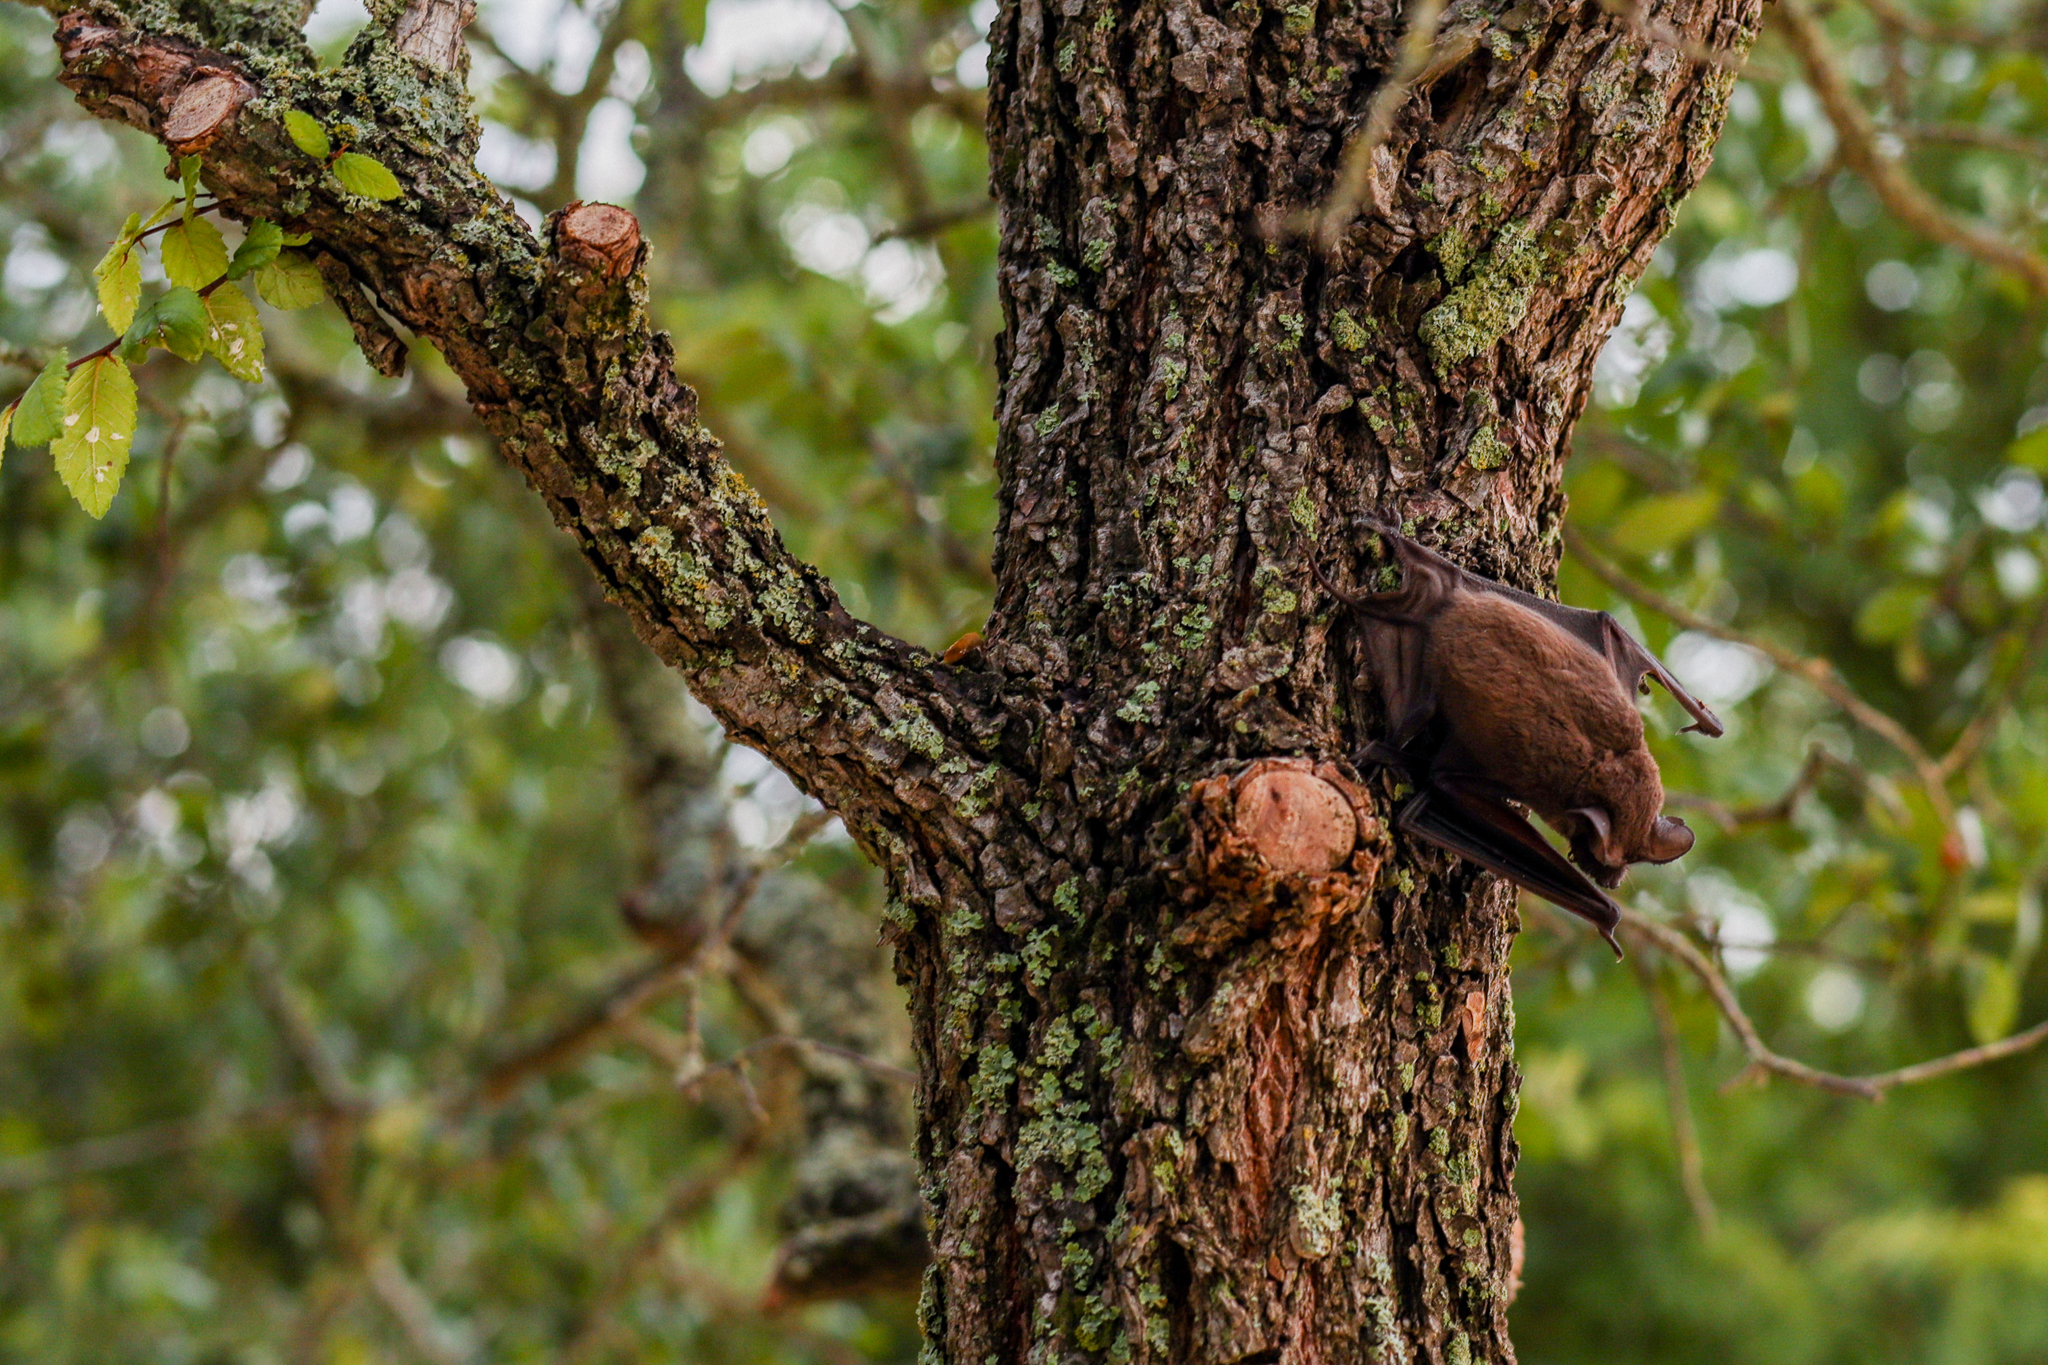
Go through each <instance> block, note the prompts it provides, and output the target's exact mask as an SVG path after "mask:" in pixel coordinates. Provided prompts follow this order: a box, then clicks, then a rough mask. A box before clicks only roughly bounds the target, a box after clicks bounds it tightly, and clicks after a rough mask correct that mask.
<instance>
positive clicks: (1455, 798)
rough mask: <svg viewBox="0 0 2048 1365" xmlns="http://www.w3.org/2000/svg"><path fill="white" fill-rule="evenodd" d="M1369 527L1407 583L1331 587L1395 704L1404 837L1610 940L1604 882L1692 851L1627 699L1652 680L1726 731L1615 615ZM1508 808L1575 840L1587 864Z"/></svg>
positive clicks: (1702, 725) (1379, 753)
mask: <svg viewBox="0 0 2048 1365" xmlns="http://www.w3.org/2000/svg"><path fill="white" fill-rule="evenodd" d="M1374 529H1375V530H1376V531H1378V533H1379V534H1380V535H1381V536H1382V538H1383V539H1384V540H1385V542H1386V544H1387V546H1388V549H1389V550H1390V552H1391V553H1392V555H1393V557H1394V559H1395V562H1396V563H1398V564H1399V565H1400V566H1401V570H1402V583H1401V586H1400V587H1399V588H1396V589H1393V590H1392V591H1389V592H1380V593H1368V594H1362V595H1354V594H1350V593H1345V592H1343V591H1341V590H1339V589H1338V588H1337V587H1336V586H1335V585H1334V584H1331V583H1330V582H1329V580H1328V579H1326V578H1325V579H1323V584H1324V586H1325V587H1326V588H1328V589H1329V590H1330V592H1331V593H1332V594H1334V595H1335V596H1337V597H1338V598H1339V599H1340V600H1342V601H1344V602H1346V603H1347V604H1349V605H1350V606H1352V607H1354V608H1356V609H1357V610H1358V612H1359V613H1360V615H1361V616H1362V617H1363V618H1364V620H1363V622H1362V628H1363V630H1364V632H1365V645H1366V653H1367V657H1368V659H1369V660H1370V662H1371V663H1372V665H1373V669H1374V672H1375V673H1376V675H1377V680H1378V682H1379V686H1380V690H1381V692H1382V693H1383V694H1384V696H1385V698H1386V703H1387V712H1388V722H1389V725H1390V727H1391V739H1390V742H1388V743H1384V744H1375V745H1373V746H1371V747H1370V748H1369V749H1368V750H1367V751H1366V755H1365V757H1366V758H1368V759H1370V760H1373V761H1376V762H1380V763H1385V764H1392V765H1395V766H1398V767H1401V768H1403V769H1404V770H1406V771H1407V772H1408V773H1409V775H1410V776H1411V777H1412V778H1413V779H1414V780H1415V782H1416V785H1417V786H1418V788H1420V792H1419V794H1418V796H1417V797H1416V799H1415V800H1414V801H1412V802H1410V803H1409V804H1408V806H1407V807H1405V808H1404V809H1403V810H1402V812H1401V816H1400V818H1399V821H1398V823H1399V825H1400V827H1401V828H1403V829H1406V830H1408V831H1409V832H1410V833H1414V834H1419V835H1421V836H1422V837H1424V838H1426V839H1429V840H1431V841H1432V842H1435V843H1438V844H1442V845H1443V846H1445V847H1447V848H1450V849H1452V850H1453V851H1455V852H1458V853H1462V854H1464V855H1465V856H1467V857H1470V858H1472V859H1474V860H1475V861H1477V862H1479V863H1481V864H1483V865H1485V866H1487V867H1490V868H1492V869H1493V870H1494V871H1496V872H1499V873H1501V874H1502V875H1504V876H1507V877H1510V878H1512V879H1513V880H1514V881H1516V882H1518V883H1520V884H1521V885H1523V886H1526V887H1528V888H1529V889H1530V890H1532V891H1535V892H1536V893H1537V894H1539V895H1541V896H1544V897H1545V898H1546V899H1549V900H1552V901H1555V902H1556V903H1557V904H1559V905H1562V906H1564V907H1565V908H1566V909H1568V910H1571V911H1573V912H1574V913H1576V914H1579V915H1582V916H1584V917H1585V918H1587V919H1589V920H1591V921H1592V922H1593V923H1594V924H1595V925H1596V926H1597V927H1598V928H1599V929H1600V931H1601V933H1602V934H1603V935H1604V936H1606V937H1607V939H1608V941H1609V942H1610V943H1612V942H1613V931H1614V926H1615V925H1616V924H1618V923H1619V922H1620V916H1621V911H1620V907H1619V906H1617V905H1616V904H1615V903H1614V900H1613V899H1612V898H1611V897H1609V896H1608V895H1607V894H1606V893H1605V892H1604V891H1602V890H1601V889H1600V887H1599V886H1596V885H1594V884H1593V881H1597V882H1599V883H1600V885H1601V886H1610V887H1611V886H1615V885H1618V884H1619V883H1620V881H1621V877H1622V874H1623V872H1625V871H1626V870H1627V867H1628V864H1630V863H1634V862H1659V863H1664V862H1670V861H1671V860H1672V859H1674V858H1677V857H1679V856H1681V855H1683V854H1684V853H1685V851H1686V850H1687V849H1689V848H1691V847H1692V842H1693V836H1692V831H1691V830H1689V829H1687V828H1686V826H1685V823H1684V822H1683V821H1682V820H1678V819H1675V818H1673V817H1671V816H1667V815H1664V814H1662V813H1661V812H1662V808H1663V805H1664V787H1663V782H1662V780H1661V779H1660V777H1659V775H1658V772H1657V764H1656V761H1655V760H1654V759H1652V758H1651V757H1650V752H1649V750H1648V748H1646V747H1645V746H1644V743H1643V722H1642V717H1641V716H1640V715H1638V714H1637V712H1636V708H1635V705H1634V703H1633V702H1632V701H1631V700H1630V694H1631V693H1632V692H1633V691H1634V690H1635V688H1636V687H1637V686H1639V685H1640V684H1641V681H1642V678H1643V676H1644V675H1645V674H1648V675H1650V676H1653V677H1655V678H1657V679H1658V681H1660V682H1662V683H1663V684H1664V686H1665V687H1666V688H1667V689H1668V690H1669V691H1670V692H1671V694H1672V696H1673V697H1675V698H1676V699H1677V700H1678V701H1679V702H1680V703H1681V704H1682V705H1683V706H1684V707H1685V708H1686V710H1687V711H1689V712H1690V713H1691V714H1692V716H1693V721H1694V723H1693V724H1692V725H1691V726H1689V727H1687V728H1689V729H1696V730H1700V731H1703V732H1704V733H1706V734H1709V735H1719V734H1720V733H1721V723H1720V720H1719V719H1718V718H1717V717H1716V716H1715V715H1714V713H1713V712H1712V711H1710V710H1708V709H1707V708H1706V707H1705V706H1704V705H1703V704H1701V703H1700V702H1699V701H1698V700H1697V699H1696V698H1694V697H1693V696H1692V695H1691V694H1690V693H1688V692H1687V691H1686V690H1685V689H1684V688H1683V687H1682V686H1680V685H1679V684H1678V682H1677V681H1676V680H1675V679H1673V678H1672V677H1671V675H1670V674H1669V673H1667V672H1666V671H1665V670H1664V667H1663V665H1662V664H1660V663H1658V662H1657V660H1656V658H1655V657H1654V656H1652V655H1651V654H1650V653H1649V652H1648V651H1647V650H1645V649H1644V648H1643V647H1642V646H1641V645H1639V644H1637V643H1636V642H1635V641H1634V640H1633V639H1631V638H1629V636H1628V634H1627V633H1626V632H1625V631H1623V630H1622V629H1621V627H1620V626H1619V625H1618V624H1616V622H1615V621H1614V618H1613V617H1611V616H1609V615H1607V613H1605V612H1593V611H1584V610H1581V609H1579V608H1576V607H1566V606H1563V605H1560V604H1559V603H1556V602H1546V601H1544V600H1543V599H1541V598H1538V597H1533V596H1531V595H1529V594H1528V593H1524V592H1520V591H1518V590H1516V589H1514V588H1510V587H1508V586H1506V585H1505V584H1502V583H1496V582H1494V581H1493V580H1491V579H1487V578H1482V577H1480V576H1479V575H1477V574H1474V573H1470V572H1468V571H1466V570H1464V569H1461V568H1459V567H1458V566H1457V565H1455V564H1453V563H1451V562H1450V561H1449V560H1447V559H1444V558H1443V557H1442V556H1440V555H1438V554H1436V553H1434V552H1433V551H1431V550H1428V549H1426V548H1424V547H1423V546H1421V545H1419V544H1417V543H1416V542H1415V541H1412V540H1410V539H1408V538H1407V537H1406V536H1403V535H1400V534H1399V533H1397V532H1395V531H1392V530H1390V529H1387V528H1384V527H1378V526H1375V527H1374ZM1316 574H1317V576H1318V577H1319V578H1321V577H1322V570H1321V569H1320V567H1318V568H1317V569H1316ZM1513 803H1520V804H1521V805H1523V806H1527V807H1528V808H1529V809H1531V810H1533V811H1535V812H1536V814H1538V815H1540V816H1542V817H1543V819H1544V821H1545V822H1546V823H1547V824H1549V825H1550V826H1551V827H1552V828H1554V829H1556V830H1557V831H1558V832H1559V833H1560V834H1562V835H1564V836H1565V837H1566V838H1567V839H1568V840H1570V842H1571V846H1572V859H1573V861H1575V862H1577V863H1578V864H1579V867H1578V868H1574V867H1573V866H1572V864H1571V863H1570V862H1567V861H1566V860H1565V859H1564V858H1563V856H1562V855H1560V854H1559V853H1558V852H1557V851H1556V850H1555V849H1553V848H1551V846H1550V845H1549V844H1548V843H1547V842H1545V840H1544V839H1543V837H1542V836H1541V835H1539V834H1537V833H1536V831H1535V830H1534V829H1533V828H1531V827H1530V825H1529V823H1528V821H1527V820H1526V819H1524V818H1523V816H1522V814H1521V813H1520V811H1518V810H1516V809H1515V806H1514V804H1513ZM1581 868H1583V869H1584V871H1583V872H1581V871H1580V869H1581ZM1588 874H1590V876H1591V877H1592V878H1593V881H1589V880H1588V879H1587V877H1588ZM1617 951H1619V949H1618V948H1617Z"/></svg>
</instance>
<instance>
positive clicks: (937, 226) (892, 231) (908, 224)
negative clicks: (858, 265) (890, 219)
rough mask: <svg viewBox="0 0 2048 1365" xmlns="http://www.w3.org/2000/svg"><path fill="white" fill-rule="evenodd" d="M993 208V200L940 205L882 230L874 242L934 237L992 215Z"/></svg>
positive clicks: (973, 200)
mask: <svg viewBox="0 0 2048 1365" xmlns="http://www.w3.org/2000/svg"><path fill="white" fill-rule="evenodd" d="M995 208H996V201H995V200H993V199H968V200H963V201H962V202H960V203H958V204H946V205H942V206H940V207H939V208H935V209H927V210H926V211H925V212H923V213H919V214H913V215H912V216H911V217H909V218H906V219H904V220H903V221H902V222H900V223H898V224H896V226H894V227H890V228H884V229H882V231H880V232H878V233H876V234H875V240H876V241H877V242H893V241H897V240H899V239H907V240H916V239H919V238H923V237H936V236H938V235H939V234H940V233H942V232H944V231H945V230H946V229H947V228H951V227H957V226H959V225H960V224H961V223H966V222H971V221H973V220H974V219H976V218H979V217H981V216H982V215H983V214H987V213H994V212H995Z"/></svg>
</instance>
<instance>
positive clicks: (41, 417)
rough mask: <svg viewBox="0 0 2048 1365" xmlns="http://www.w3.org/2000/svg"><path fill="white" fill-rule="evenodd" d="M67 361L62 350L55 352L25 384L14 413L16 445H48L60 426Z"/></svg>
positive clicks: (69, 360)
mask: <svg viewBox="0 0 2048 1365" xmlns="http://www.w3.org/2000/svg"><path fill="white" fill-rule="evenodd" d="M70 363H71V357H70V356H69V355H68V354H67V353H66V352H63V351H59V352H57V354H56V355H54V356H52V357H51V358H50V363H49V364H47V365H45V366H43V372H42V373H41V374H39V375H37V376H36V377H35V380H34V382H32V383H31V384H30V385H29V386H28V392H26V393H24V394H22V396H21V402H20V404H19V410H18V411H17V412H16V413H15V414H14V442H15V444H16V445H23V446H43V445H48V444H49V443H50V442H52V441H54V440H56V439H57V433H58V432H60V431H62V430H63V429H64V428H63V425H62V423H63V417H64V381H65V379H66V378H67V375H66V373H65V370H66V366H68V365H69V364H70Z"/></svg>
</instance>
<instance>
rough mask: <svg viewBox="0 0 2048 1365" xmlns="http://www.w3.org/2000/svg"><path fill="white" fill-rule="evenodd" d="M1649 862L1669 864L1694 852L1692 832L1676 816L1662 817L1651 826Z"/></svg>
mask: <svg viewBox="0 0 2048 1365" xmlns="http://www.w3.org/2000/svg"><path fill="white" fill-rule="evenodd" d="M1649 845H1650V846H1649V849H1648V850H1647V853H1648V858H1649V861H1651V862H1653V863H1668V862H1671V861H1673V860H1674V859H1678V858H1683V857H1684V856H1685V855H1686V854H1687V853H1689V852H1691V851H1692V830H1691V829H1690V828H1688V827H1687V825H1686V823H1685V821H1683V820H1681V819H1679V818H1678V817H1677V816H1675V815H1660V816H1658V817H1657V822H1656V823H1655V824H1653V825H1651V826H1650V839H1649Z"/></svg>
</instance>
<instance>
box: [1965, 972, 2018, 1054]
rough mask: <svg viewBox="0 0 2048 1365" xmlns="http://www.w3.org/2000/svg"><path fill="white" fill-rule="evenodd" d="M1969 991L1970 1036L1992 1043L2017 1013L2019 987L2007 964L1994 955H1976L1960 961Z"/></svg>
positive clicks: (2007, 1030)
mask: <svg viewBox="0 0 2048 1365" xmlns="http://www.w3.org/2000/svg"><path fill="white" fill-rule="evenodd" d="M1963 980H1964V983H1965V985H1966V988H1967V989H1968V991H1969V1007H1968V1015H1969V1021H1970V1036H1971V1037H1972V1038H1974V1039H1976V1040H1977V1042H1978V1043H1979V1044H1983V1043H1995V1042H1997V1041H1998V1040H1999V1039H2000V1038H2003V1037H2004V1036H2005V1035H2006V1034H2008V1033H2010V1032H2012V1026H2013V1024H2014V1022H2015V1021H2017V1020H2018V1018H2019V1014H2020V987H2019V981H2018V979H2017V978H2016V977H2015V976H2014V975H2013V971H2012V968H2011V967H2008V966H2007V965H2006V964H2005V963H2003V962H2000V961H1999V960H1998V959H1997V958H1992V957H1978V958H1973V959H1971V960H1968V961H1965V962H1964V963H1963Z"/></svg>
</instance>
